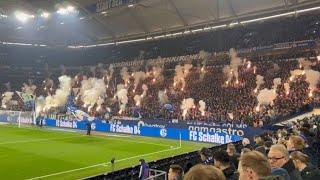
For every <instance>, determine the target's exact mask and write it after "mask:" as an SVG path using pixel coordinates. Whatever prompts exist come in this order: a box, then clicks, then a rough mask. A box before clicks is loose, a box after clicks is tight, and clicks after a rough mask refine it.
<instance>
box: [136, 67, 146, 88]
mask: <svg viewBox="0 0 320 180" xmlns="http://www.w3.org/2000/svg"><path fill="white" fill-rule="evenodd" d="M147 77H148V76H147V74H146V73H145V72H142V71H139V72H135V73H133V78H134V89H136V88H137V86H138V84H139V83H140V82H141V81H143V80H145V79H146V78H147Z"/></svg>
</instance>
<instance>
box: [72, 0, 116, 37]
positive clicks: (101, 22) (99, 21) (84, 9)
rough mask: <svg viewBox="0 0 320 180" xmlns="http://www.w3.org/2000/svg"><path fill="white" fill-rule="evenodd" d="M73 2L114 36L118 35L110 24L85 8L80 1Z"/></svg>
mask: <svg viewBox="0 0 320 180" xmlns="http://www.w3.org/2000/svg"><path fill="white" fill-rule="evenodd" d="M71 3H72V4H74V5H75V6H77V7H78V8H80V9H82V10H83V11H85V12H86V13H87V14H88V16H90V17H92V18H93V19H94V20H95V21H96V22H98V23H99V24H101V25H102V26H103V28H104V30H105V31H106V32H107V33H108V34H109V35H111V37H112V38H115V37H116V35H115V33H114V32H113V31H112V30H111V29H110V28H109V26H108V25H107V24H106V23H105V22H104V21H103V20H101V19H100V18H99V17H98V16H97V15H95V14H92V13H91V12H89V11H88V10H87V9H86V8H84V7H83V6H82V5H80V4H79V3H77V2H75V1H71Z"/></svg>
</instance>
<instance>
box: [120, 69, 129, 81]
mask: <svg viewBox="0 0 320 180" xmlns="http://www.w3.org/2000/svg"><path fill="white" fill-rule="evenodd" d="M120 75H121V77H122V79H123V81H124V83H125V84H127V83H128V81H129V79H130V75H129V73H128V68H127V67H123V68H122V69H121V71H120Z"/></svg>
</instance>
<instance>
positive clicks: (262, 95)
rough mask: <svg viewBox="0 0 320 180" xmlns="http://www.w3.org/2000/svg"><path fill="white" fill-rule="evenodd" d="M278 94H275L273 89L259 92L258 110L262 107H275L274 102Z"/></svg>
mask: <svg viewBox="0 0 320 180" xmlns="http://www.w3.org/2000/svg"><path fill="white" fill-rule="evenodd" d="M276 97H277V93H276V92H274V90H273V89H267V88H265V89H263V90H261V91H260V92H259V94H258V96H257V99H258V106H257V109H256V110H259V108H260V105H271V106H273V103H274V102H273V101H274V100H275V99H276Z"/></svg>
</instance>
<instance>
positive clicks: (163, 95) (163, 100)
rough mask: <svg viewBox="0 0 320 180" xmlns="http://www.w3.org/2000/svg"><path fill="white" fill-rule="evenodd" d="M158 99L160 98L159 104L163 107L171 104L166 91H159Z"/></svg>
mask: <svg viewBox="0 0 320 180" xmlns="http://www.w3.org/2000/svg"><path fill="white" fill-rule="evenodd" d="M158 98H159V103H160V105H163V104H165V103H167V102H169V100H168V96H167V94H166V93H165V91H159V92H158Z"/></svg>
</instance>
